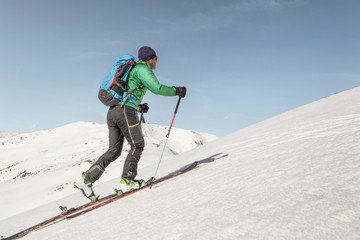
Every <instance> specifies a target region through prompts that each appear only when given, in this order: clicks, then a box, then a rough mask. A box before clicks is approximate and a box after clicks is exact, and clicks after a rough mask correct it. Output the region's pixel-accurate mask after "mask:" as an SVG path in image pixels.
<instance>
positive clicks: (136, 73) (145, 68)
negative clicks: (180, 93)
mask: <svg viewBox="0 0 360 240" xmlns="http://www.w3.org/2000/svg"><path fill="white" fill-rule="evenodd" d="M134 89H135V90H134ZM147 89H149V90H150V91H151V92H152V93H155V94H157V95H162V96H175V92H176V91H175V88H174V87H169V86H166V85H162V84H161V83H159V81H158V80H157V78H156V77H155V74H154V73H153V71H152V70H151V68H150V67H149V65H147V63H146V62H144V61H141V60H140V61H138V62H137V63H136V65H135V67H134V68H133V69H132V70H131V72H130V75H129V78H128V83H127V91H128V92H131V95H133V96H135V97H136V99H137V105H135V104H133V103H130V102H126V103H125V105H127V106H131V107H133V108H135V109H137V110H138V109H139V106H138V105H139V104H141V101H142V99H143V97H144V95H145V93H146V91H147Z"/></svg>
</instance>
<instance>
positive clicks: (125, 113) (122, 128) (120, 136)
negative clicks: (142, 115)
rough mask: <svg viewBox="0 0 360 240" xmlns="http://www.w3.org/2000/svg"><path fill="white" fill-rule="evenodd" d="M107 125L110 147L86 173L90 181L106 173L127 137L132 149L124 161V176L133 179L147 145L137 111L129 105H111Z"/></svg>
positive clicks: (118, 154)
mask: <svg viewBox="0 0 360 240" xmlns="http://www.w3.org/2000/svg"><path fill="white" fill-rule="evenodd" d="M107 125H108V128H109V149H108V150H107V151H106V152H105V153H104V154H103V155H102V156H101V157H100V158H99V159H98V160H97V161H96V162H95V163H94V165H92V166H91V167H90V168H89V170H88V171H86V172H85V174H86V175H88V177H89V179H90V182H92V183H94V182H95V181H97V180H98V179H99V178H100V177H101V175H102V174H103V173H104V171H105V168H106V167H107V166H108V165H109V164H110V163H111V162H113V161H114V160H115V159H117V158H118V157H119V156H120V154H121V151H122V148H123V145H124V137H125V139H126V140H127V141H128V142H129V144H130V146H131V149H130V152H129V153H128V155H127V157H126V160H125V163H124V168H123V172H122V177H123V178H127V179H130V180H133V179H134V178H135V176H136V175H137V167H138V162H139V160H140V157H141V154H142V152H143V150H144V147H145V141H144V138H143V136H142V133H141V129H140V126H139V118H138V115H137V111H136V110H135V109H134V108H132V107H129V106H113V107H110V109H109V111H108V114H107Z"/></svg>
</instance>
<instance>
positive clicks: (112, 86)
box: [98, 55, 136, 107]
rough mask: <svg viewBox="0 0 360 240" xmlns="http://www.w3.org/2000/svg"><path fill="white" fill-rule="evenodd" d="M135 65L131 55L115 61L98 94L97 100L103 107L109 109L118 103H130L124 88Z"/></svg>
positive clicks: (128, 95)
mask: <svg viewBox="0 0 360 240" xmlns="http://www.w3.org/2000/svg"><path fill="white" fill-rule="evenodd" d="M135 64H136V62H135V58H134V57H133V56H131V55H124V56H121V57H120V58H118V59H117V60H116V61H115V63H114V67H113V68H112V69H111V70H110V72H108V74H107V75H106V76H105V78H104V80H103V82H102V84H101V86H100V90H99V94H98V98H99V99H100V101H101V102H102V103H103V104H104V105H105V106H108V107H111V106H114V105H117V104H119V103H120V102H126V101H130V102H132V101H131V100H132V99H131V98H130V96H131V95H130V94H129V93H127V91H126V87H127V80H128V77H129V74H130V71H131V69H132V68H133V67H134V66H135Z"/></svg>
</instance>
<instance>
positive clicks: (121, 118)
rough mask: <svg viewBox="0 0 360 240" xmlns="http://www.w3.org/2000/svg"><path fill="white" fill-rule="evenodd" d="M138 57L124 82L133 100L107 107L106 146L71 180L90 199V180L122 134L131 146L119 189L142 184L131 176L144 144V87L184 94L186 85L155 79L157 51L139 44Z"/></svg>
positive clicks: (117, 150)
mask: <svg viewBox="0 0 360 240" xmlns="http://www.w3.org/2000/svg"><path fill="white" fill-rule="evenodd" d="M138 58H139V61H138V62H137V64H136V65H135V67H134V68H133V69H132V71H131V72H130V75H129V78H128V84H127V91H128V92H131V94H132V95H133V96H135V97H136V99H137V104H134V103H131V102H127V101H126V102H125V103H123V102H120V103H119V104H118V105H115V106H112V107H110V109H109V111H108V114H107V125H108V128H109V149H108V150H107V151H106V152H105V153H104V154H103V155H102V156H101V157H100V158H99V159H98V160H97V161H96V162H95V163H94V164H93V165H92V166H91V167H90V168H89V169H88V170H87V171H86V172H84V173H83V174H82V176H81V177H80V178H79V179H78V180H76V181H75V182H74V185H75V187H77V188H79V189H80V190H81V191H82V193H83V194H84V195H85V196H86V197H87V198H89V199H90V200H91V201H96V195H95V193H94V191H93V189H92V184H93V183H94V182H95V181H97V180H98V179H99V178H100V177H101V175H102V174H103V173H104V171H105V168H106V167H107V166H108V165H109V164H110V163H111V162H113V161H114V160H115V159H117V158H118V157H119V156H120V154H121V151H122V147H123V144H124V138H125V139H126V140H127V141H128V142H129V144H130V146H131V149H130V152H129V153H128V155H127V157H126V160H125V163H124V166H123V172H122V176H121V177H122V178H121V181H120V190H121V191H122V192H123V193H126V192H128V191H131V190H132V189H138V188H141V187H142V186H144V185H145V181H144V180H142V179H141V180H136V179H135V177H136V175H137V167H138V162H139V160H140V157H141V154H142V152H143V150H144V146H145V142H144V138H143V136H142V133H141V129H140V127H139V118H138V115H137V111H140V112H144V113H145V112H147V111H148V109H149V107H148V106H147V104H141V101H142V99H143V97H144V95H145V93H146V91H147V89H149V90H150V91H151V92H153V93H154V94H157V95H162V96H180V97H185V95H186V87H169V86H165V85H162V84H160V83H159V81H158V80H157V78H156V76H155V75H154V73H153V71H152V70H155V69H156V64H157V55H156V53H155V51H154V50H153V49H152V48H151V47H148V46H143V47H141V48H140V49H139V51H138ZM134 89H135V90H134Z"/></svg>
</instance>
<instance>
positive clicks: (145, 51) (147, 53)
mask: <svg viewBox="0 0 360 240" xmlns="http://www.w3.org/2000/svg"><path fill="white" fill-rule="evenodd" d="M154 57H156V52H155V51H154V49H152V48H151V47H148V46H144V47H141V48H140V49H139V60H143V61H149V60H150V59H153V58H154Z"/></svg>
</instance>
